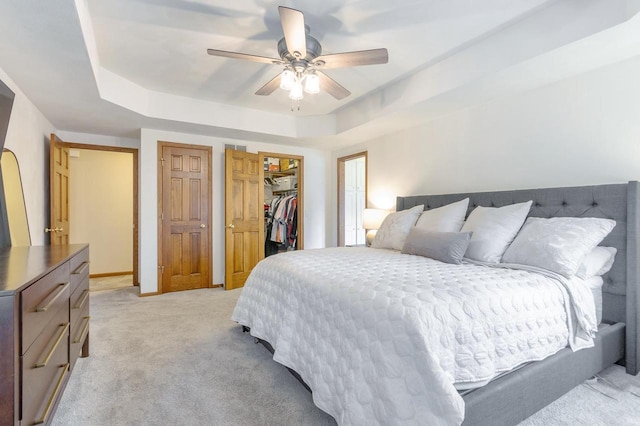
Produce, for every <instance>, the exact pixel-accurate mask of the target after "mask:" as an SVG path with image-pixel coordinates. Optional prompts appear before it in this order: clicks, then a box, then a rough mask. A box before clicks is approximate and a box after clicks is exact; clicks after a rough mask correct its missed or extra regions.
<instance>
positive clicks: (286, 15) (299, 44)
mask: <svg viewBox="0 0 640 426" xmlns="http://www.w3.org/2000/svg"><path fill="white" fill-rule="evenodd" d="M278 12H280V21H281V22H282V31H283V32H284V39H285V41H286V42H287V49H289V53H291V54H292V55H293V56H294V57H296V58H304V57H305V56H307V33H306V31H305V28H304V15H303V14H302V12H300V11H299V10H296V9H290V8H288V7H284V6H278ZM296 52H297V53H298V54H297V55H296Z"/></svg>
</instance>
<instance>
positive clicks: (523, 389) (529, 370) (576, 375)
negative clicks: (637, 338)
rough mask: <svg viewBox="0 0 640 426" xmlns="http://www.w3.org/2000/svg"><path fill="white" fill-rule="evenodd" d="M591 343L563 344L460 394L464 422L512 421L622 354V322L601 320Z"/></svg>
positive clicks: (471, 425) (468, 425)
mask: <svg viewBox="0 0 640 426" xmlns="http://www.w3.org/2000/svg"><path fill="white" fill-rule="evenodd" d="M594 343H595V346H594V347H593V348H589V349H583V350H581V351H577V352H573V351H571V349H569V348H565V349H563V350H561V351H560V352H558V353H557V354H555V355H552V356H550V357H549V358H546V359H544V360H542V361H538V362H532V363H530V364H528V365H526V366H524V367H522V368H520V369H518V370H516V371H513V372H511V373H509V374H506V375H504V376H502V377H499V378H497V379H495V380H493V381H491V382H490V383H488V384H487V385H486V386H483V387H481V388H478V389H474V390H472V391H470V392H468V393H467V394H465V395H464V396H463V399H464V403H465V420H464V422H463V423H462V424H463V425H464V426H480V425H483V426H484V425H487V426H488V425H491V426H502V425H504V426H507V425H516V424H518V423H520V422H521V421H523V420H524V419H526V418H527V417H529V416H531V415H532V414H534V413H535V412H536V411H538V410H540V409H542V408H544V407H545V406H547V405H549V404H550V403H551V402H553V401H555V400H556V399H558V398H560V397H561V396H562V395H564V394H565V393H567V392H569V391H570V390H571V389H573V388H574V387H576V386H578V385H579V384H580V383H583V382H584V381H585V380H587V379H589V378H591V377H593V376H594V375H596V374H597V373H599V372H600V371H602V370H604V369H606V368H608V367H610V366H611V365H613V364H615V363H616V362H617V361H619V360H621V359H623V358H624V343H625V325H624V323H616V324H611V325H607V324H602V325H601V326H600V330H599V331H598V336H597V337H596V338H595V339H594Z"/></svg>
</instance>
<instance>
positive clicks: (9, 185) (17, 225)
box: [0, 148, 31, 246]
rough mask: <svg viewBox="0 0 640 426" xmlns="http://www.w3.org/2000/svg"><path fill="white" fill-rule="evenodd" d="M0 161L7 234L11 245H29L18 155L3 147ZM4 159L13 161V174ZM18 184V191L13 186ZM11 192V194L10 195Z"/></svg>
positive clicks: (29, 235) (27, 222) (27, 221)
mask: <svg viewBox="0 0 640 426" xmlns="http://www.w3.org/2000/svg"><path fill="white" fill-rule="evenodd" d="M0 161H1V162H2V163H4V166H5V167H0V170H1V171H2V183H3V185H4V188H3V190H4V196H5V202H6V207H7V221H8V223H9V235H10V237H11V245H12V246H30V245H31V231H30V229H29V218H28V216H27V205H26V200H25V197H24V187H23V185H22V174H21V172H20V163H18V157H16V154H15V153H14V152H13V151H11V150H10V149H7V148H3V149H2V156H0ZM5 161H10V162H15V165H13V164H11V167H12V168H15V174H13V173H12V171H11V170H7V167H6V166H7V163H6V162H5ZM16 180H17V183H18V184H19V187H20V189H19V191H18V190H17V189H16V188H15V187H14V186H13V185H15V184H16ZM12 194H13V196H12Z"/></svg>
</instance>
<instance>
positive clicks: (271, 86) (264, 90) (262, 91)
mask: <svg viewBox="0 0 640 426" xmlns="http://www.w3.org/2000/svg"><path fill="white" fill-rule="evenodd" d="M279 87H280V74H278V75H276V76H275V77H273V78H272V79H271V80H270V81H269V82H268V83H267V84H265V85H264V86H262V87H261V88H259V89H258V91H257V92H256V95H258V96H269V95H270V94H272V93H273V92H275V90H276V89H277V88H279Z"/></svg>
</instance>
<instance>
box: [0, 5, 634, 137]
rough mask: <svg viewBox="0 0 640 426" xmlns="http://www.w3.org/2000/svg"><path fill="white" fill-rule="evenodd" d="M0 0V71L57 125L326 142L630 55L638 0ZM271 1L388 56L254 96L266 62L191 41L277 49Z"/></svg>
mask: <svg viewBox="0 0 640 426" xmlns="http://www.w3.org/2000/svg"><path fill="white" fill-rule="evenodd" d="M0 3H1V4H0V68H2V69H3V70H4V71H5V72H6V73H7V74H8V75H9V76H10V78H11V79H13V80H14V81H15V82H16V84H18V86H19V87H20V89H21V90H22V91H23V92H25V94H26V95H27V96H28V97H29V99H30V100H31V101H32V102H33V103H34V104H35V105H36V106H37V107H38V108H39V109H40V110H41V111H42V112H43V114H44V115H45V116H46V117H47V118H48V119H49V120H50V121H51V122H52V123H53V124H54V125H55V126H56V127H57V128H58V129H60V130H67V131H74V132H82V133H97V134H105V135H115V136H136V135H137V134H138V132H139V129H140V128H156V129H164V130H174V131H180V132H190V133H197V134H207V135H212V136H220V137H225V138H235V139H250V140H261V141H270V142H280V143H289V144H306V145H313V144H316V145H317V146H324V147H336V146H340V145H341V144H347V143H354V142H357V141H360V140H363V139H366V138H369V137H374V136H376V135H379V134H380V132H384V131H394V130H397V129H400V128H403V127H405V126H409V125H415V124H418V123H420V122H424V121H425V120H428V119H431V118H434V117H437V116H439V115H442V114H446V113H449V112H451V111H453V110H456V109H458V108H463V107H468V106H471V105H474V104H477V103H479V102H485V101H488V100H491V99H493V98H495V97H497V96H502V95H508V94H510V93H514V92H517V91H523V90H528V89H531V88H533V87H536V86H539V85H541V84H548V83H549V82H552V81H555V80H558V79H561V78H564V77H567V76H569V75H573V74H576V73H580V72H585V71H588V70H589V69H593V68H597V67H599V66H603V65H606V64H607V63H611V62H615V61H618V60H622V59H625V58H627V57H630V56H634V55H637V54H638V53H640V47H639V46H638V44H639V42H640V37H638V30H636V28H638V25H637V24H638V18H637V17H636V14H637V11H638V10H640V0H608V1H602V0H484V1H478V0H449V1H444V0H396V1H393V2H390V1H388V0H368V1H362V0H351V1H350V0H324V1H322V2H319V1H317V0H316V1H311V0H303V1H296V2H293V1H281V2H272V1H267V0H236V1H234V2H229V1H221V0H199V1H195V0H194V1H191V0H110V1H104V0H57V1H55V2H42V1H41V0H22V1H3V2H0ZM278 5H284V6H288V7H293V8H296V9H299V10H302V11H303V12H304V14H305V20H306V23H307V24H308V25H309V26H310V27H311V34H312V35H313V36H314V37H315V38H317V39H318V40H319V41H320V42H321V43H322V46H323V52H324V53H338V52H345V51H352V50H365V49H372V48H379V47H386V48H387V49H388V51H389V63H388V64H385V65H372V66H364V67H355V68H348V69H336V70H327V71H326V73H327V74H328V75H330V76H331V77H332V78H334V79H335V80H337V81H338V82H340V83H341V84H342V85H344V86H345V87H346V88H347V89H349V90H350V91H351V92H352V95H351V96H350V97H348V98H346V99H344V100H342V101H337V100H335V99H334V98H332V97H331V96H329V95H328V94H326V93H320V94H318V95H306V96H305V99H304V100H303V101H302V108H301V111H299V112H298V111H296V112H292V111H290V101H289V99H288V98H287V94H286V92H284V91H281V90H277V91H276V92H274V93H273V94H272V95H271V96H268V97H260V96H256V95H254V94H253V93H254V92H255V91H256V90H257V89H258V88H259V87H261V86H262V85H263V84H264V83H266V82H267V81H269V80H270V79H271V78H273V76H275V75H276V74H277V73H278V72H279V71H280V68H279V67H278V66H273V65H263V64H259V63H253V62H246V61H240V60H234V59H226V58H219V57H212V56H209V55H207V54H206V49H207V48H214V49H221V50H230V51H238V52H243V53H248V54H254V55H261V56H268V57H277V52H276V43H277V40H278V39H279V38H281V37H282V29H281V26H280V22H279V17H278V11H277V7H278ZM607 43H608V44H607ZM612 43H614V45H612ZM328 142H330V143H328ZM320 144H321V145H320Z"/></svg>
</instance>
